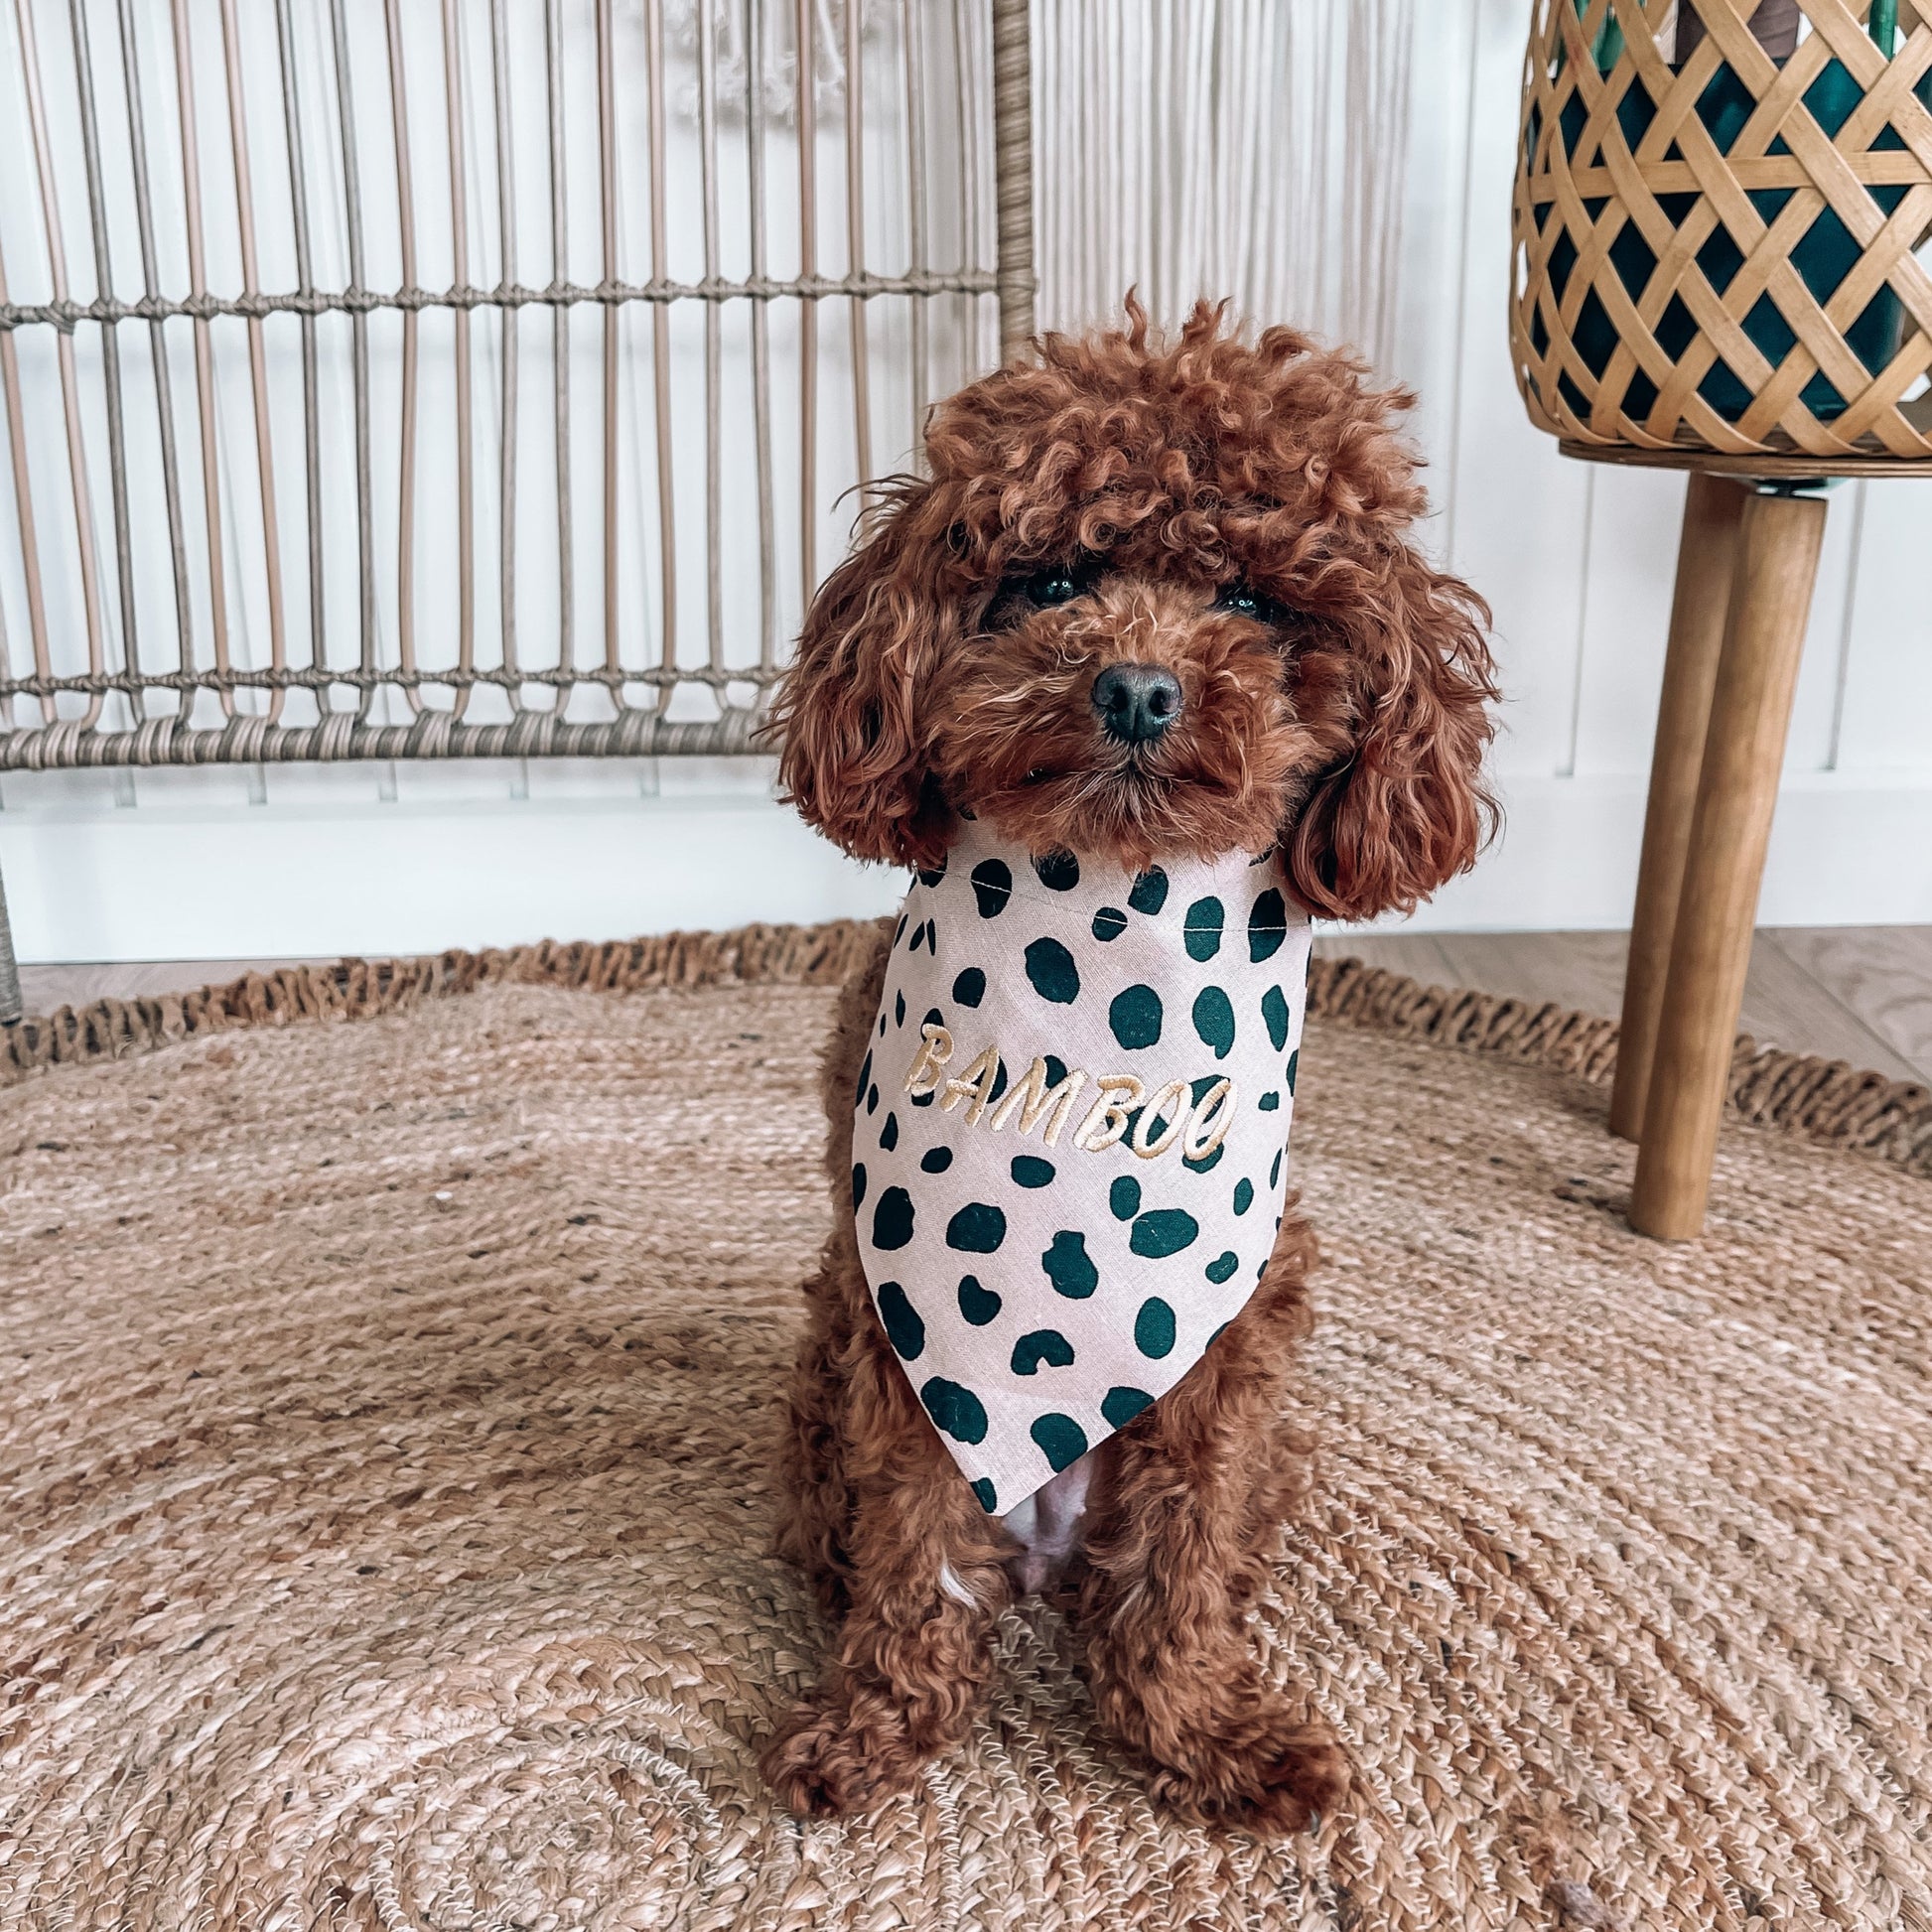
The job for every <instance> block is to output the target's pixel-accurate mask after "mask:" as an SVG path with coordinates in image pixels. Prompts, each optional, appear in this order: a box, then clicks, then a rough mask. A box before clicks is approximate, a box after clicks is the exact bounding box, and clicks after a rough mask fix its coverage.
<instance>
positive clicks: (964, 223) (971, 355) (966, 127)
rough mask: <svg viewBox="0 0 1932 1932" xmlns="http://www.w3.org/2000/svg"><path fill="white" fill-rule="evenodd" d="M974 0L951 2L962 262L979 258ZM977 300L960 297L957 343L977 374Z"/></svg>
mask: <svg viewBox="0 0 1932 1932" xmlns="http://www.w3.org/2000/svg"><path fill="white" fill-rule="evenodd" d="M972 4H973V0H952V65H953V111H954V113H955V115H956V116H957V123H958V127H957V131H958V136H959V149H958V160H959V165H958V168H957V169H956V170H955V177H956V187H957V190H958V213H959V251H958V259H959V260H960V261H963V262H969V261H977V260H978V259H979V258H980V252H979V251H980V206H979V179H980V169H979V143H978V142H977V141H975V140H974V139H973V127H974V114H973V105H974V103H973V71H974V67H975V62H974V58H973V55H974V50H973V47H972V45H971V35H970V34H969V32H968V29H967V25H966V9H967V7H968V6H970V5H972ZM979 324H980V309H979V297H978V296H976V295H962V296H960V298H959V328H960V342H961V345H962V347H963V350H964V354H965V358H966V364H967V367H968V368H969V369H970V370H972V371H973V372H975V373H977V371H978V368H979V337H980V328H979Z"/></svg>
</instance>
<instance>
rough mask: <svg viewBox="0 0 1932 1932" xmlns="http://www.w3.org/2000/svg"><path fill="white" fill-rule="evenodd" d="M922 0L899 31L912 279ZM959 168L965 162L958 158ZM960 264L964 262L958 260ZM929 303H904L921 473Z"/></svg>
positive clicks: (921, 111) (907, 8)
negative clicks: (907, 310) (909, 329)
mask: <svg viewBox="0 0 1932 1932" xmlns="http://www.w3.org/2000/svg"><path fill="white" fill-rule="evenodd" d="M924 12H925V10H924V7H923V5H922V4H921V0H905V3H904V6H903V7H902V8H901V10H900V20H899V26H900V31H901V33H902V35H903V37H904V43H905V47H904V52H905V202H906V226H907V231H908V232H907V243H908V248H909V252H910V256H911V261H910V266H911V268H912V271H913V272H914V273H915V274H918V273H921V272H923V270H924V269H925V266H926V226H925V215H926V208H925V138H926V137H925V36H924V32H923V30H922V26H921V23H922V21H923V19H924ZM961 160H962V163H963V161H964V157H963V156H962V157H961ZM962 259H963V257H962ZM928 300H929V298H928V297H926V296H923V295H915V296H912V297H910V298H909V301H908V306H909V307H910V309H911V312H912V313H911V324H912V345H911V346H912V467H913V469H914V470H923V469H924V468H925V433H924V432H925V398H926V376H927V371H926V304H927V301H928Z"/></svg>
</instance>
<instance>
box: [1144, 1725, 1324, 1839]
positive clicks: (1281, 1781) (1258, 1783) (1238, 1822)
mask: <svg viewBox="0 0 1932 1932" xmlns="http://www.w3.org/2000/svg"><path fill="white" fill-rule="evenodd" d="M1153 1784H1154V1795H1155V1797H1156V1798H1157V1799H1159V1800H1160V1801H1161V1802H1163V1803H1164V1804H1166V1805H1168V1806H1170V1807H1171V1808H1172V1809H1173V1810H1174V1811H1176V1812H1178V1813H1179V1814H1180V1815H1181V1816H1182V1817H1183V1818H1189V1819H1192V1820H1193V1821H1194V1822H1195V1823H1197V1824H1201V1825H1215V1826H1238V1827H1240V1828H1241V1829H1243V1830H1245V1831H1251V1832H1257V1833H1260V1834H1262V1835H1263V1836H1264V1837H1275V1836H1279V1835H1281V1834H1284V1833H1288V1832H1300V1831H1306V1830H1307V1829H1308V1827H1309V1825H1310V1824H1311V1821H1312V1820H1313V1818H1314V1817H1315V1815H1316V1814H1317V1813H1320V1812H1329V1811H1332V1810H1333V1809H1334V1808H1335V1806H1336V1805H1337V1804H1339V1803H1340V1802H1341V1798H1342V1794H1343V1793H1344V1792H1345V1791H1346V1790H1347V1789H1348V1760H1347V1759H1346V1758H1345V1757H1344V1756H1343V1755H1342V1751H1341V1746H1340V1745H1339V1744H1338V1743H1337V1742H1336V1741H1335V1737H1334V1733H1333V1732H1332V1731H1330V1730H1329V1729H1328V1727H1327V1726H1326V1725H1322V1724H1306V1723H1302V1722H1300V1721H1297V1720H1292V1719H1290V1718H1289V1717H1288V1716H1287V1715H1286V1714H1283V1715H1281V1716H1279V1717H1276V1716H1273V1715H1272V1714H1271V1716H1270V1717H1268V1718H1266V1719H1264V1720H1262V1721H1261V1722H1260V1723H1258V1724H1257V1725H1255V1726H1254V1727H1253V1728H1252V1729H1247V1728H1246V1727H1244V1732H1243V1734H1241V1735H1239V1736H1237V1737H1234V1738H1228V1739H1215V1740H1203V1741H1201V1742H1199V1743H1197V1745H1196V1747H1195V1748H1194V1749H1193V1750H1191V1751H1189V1752H1188V1753H1187V1762H1186V1763H1185V1764H1184V1765H1179V1766H1176V1765H1163V1766H1162V1767H1160V1769H1159V1770H1158V1771H1157V1772H1156V1774H1155V1777H1154V1780H1153Z"/></svg>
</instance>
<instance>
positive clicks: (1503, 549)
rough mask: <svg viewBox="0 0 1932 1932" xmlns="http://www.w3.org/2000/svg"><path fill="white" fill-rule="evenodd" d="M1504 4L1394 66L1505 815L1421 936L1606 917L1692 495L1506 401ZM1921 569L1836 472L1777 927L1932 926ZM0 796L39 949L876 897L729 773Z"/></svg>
mask: <svg viewBox="0 0 1932 1932" xmlns="http://www.w3.org/2000/svg"><path fill="white" fill-rule="evenodd" d="M1298 4H1299V0H1298ZM1525 15H1526V7H1525V5H1524V0H1435V3H1434V4H1431V3H1429V0H1425V4H1422V5H1420V6H1417V7H1416V8H1415V10H1414V15H1413V20H1414V32H1415V36H1416V38H1415V44H1414V48H1413V57H1412V59H1411V61H1410V63H1409V64H1408V69H1407V71H1408V74H1409V77H1410V114H1409V118H1408V124H1407V132H1406V148H1407V158H1406V166H1405V170H1404V183H1403V190H1402V193H1403V225H1402V237H1401V248H1400V252H1399V262H1400V275H1399V281H1398V283H1397V286H1396V289H1395V301H1396V316H1395V323H1394V327H1393V332H1392V341H1393V350H1392V355H1391V360H1392V364H1393V367H1392V370H1391V373H1393V374H1395V375H1398V376H1400V377H1401V378H1402V379H1403V380H1404V381H1406V382H1408V383H1410V384H1411V385H1412V386H1413V387H1414V388H1415V389H1416V390H1417V392H1418V395H1419V397H1420V405H1419V407H1418V409H1417V411H1416V414H1415V417H1414V421H1413V427H1414V430H1415V434H1416V437H1417V440H1418V442H1419V444H1420V445H1421V448H1422V449H1423V451H1424V453H1425V455H1426V458H1427V460H1428V464H1429V472H1428V476H1429V481H1430V484H1431V488H1432V493H1433V495H1434V498H1435V501H1436V504H1437V511H1436V516H1435V518H1434V521H1433V523H1432V525H1431V527H1430V529H1429V531H1428V533H1427V538H1428V541H1429V542H1430V544H1431V545H1432V547H1433V548H1434V550H1435V551H1436V552H1437V554H1438V555H1440V556H1442V557H1444V558H1446V559H1447V560H1448V561H1449V563H1450V564H1451V566H1452V567H1453V568H1454V569H1456V570H1457V571H1458V572H1459V573H1461V574H1462V575H1463V576H1465V577H1466V578H1468V580H1469V581H1470V582H1471V583H1472V584H1474V585H1475V587H1476V588H1477V589H1478V590H1479V591H1481V592H1482V594H1483V595H1484V596H1485V597H1487V598H1488V599H1489V601H1490V604H1491V605H1492V607H1493V609H1494V612H1495V621H1496V642H1497V650H1498V655H1499V657H1500V660H1501V663H1502V673H1503V682H1504V685H1505V691H1506V701H1505V706H1504V711H1503V719H1502V724H1503V730H1502V736H1501V738H1500V740H1499V742H1498V746H1497V751H1496V760H1495V762H1496V771H1497V775H1498V778H1499V781H1500V788H1501V790H1502V793H1503V796H1504V799H1505V805H1506V810H1507V814H1508V817H1507V827H1506V831H1505V833H1504V836H1503V838H1502V840H1501V841H1500V843H1499V844H1498V845H1497V847H1496V848H1495V849H1494V850H1492V851H1491V853H1490V854H1489V855H1488V856H1487V857H1486V858H1485V859H1484V861H1483V862H1482V864H1481V866H1480V867H1479V869H1478V870H1477V871H1476V872H1475V873H1474V874H1473V875H1472V876H1470V877H1469V878H1467V879H1465V880H1462V881H1459V882H1457V883H1456V884H1455V885H1454V886H1453V887H1451V888H1450V889H1449V891H1447V892H1446V893H1444V894H1443V895H1442V896H1441V897H1440V898H1439V899H1438V900H1437V902H1436V903H1435V904H1434V905H1432V906H1430V907H1428V908H1426V909H1425V910H1424V911H1423V912H1421V913H1420V914H1418V916H1417V919H1416V921H1415V923H1416V924H1417V925H1418V926H1419V927H1424V926H1426V927H1432V928H1436V929H1508V928H1524V927H1548V926H1612V925H1617V924H1621V923H1623V922H1624V921H1625V919H1626V917H1627V913H1628V907H1629V901H1630V897H1631V892H1632V889H1633V886H1634V881H1635V873H1636V855H1637V846H1638V838H1639V832H1640V828H1641V819H1642V808H1643V793H1644V783H1645V769H1646V765H1647V761H1648V758H1649V750H1650V736H1651V731H1652V728H1653V725H1654V722H1655V706H1656V693H1657V684H1658V677H1659V672H1660V669H1661V664H1662V656H1663V648H1664V634H1665V622H1666V617H1667V613H1668V608H1669V601H1670V589H1671V579H1672V572H1673V568H1674V562H1675V555H1676V540H1677V518H1678V513H1679V509H1680V506H1681V502H1682V496H1683V482H1682V480H1681V479H1679V478H1673V477H1670V476H1668V475H1664V474H1660V473H1652V472H1643V471H1635V470H1629V471H1626V470H1618V469H1613V468H1607V467H1602V466H1587V465H1581V464H1574V463H1568V462H1565V461H1564V460H1562V459H1561V458H1559V457H1558V455H1557V453H1556V448H1555V445H1554V444H1553V443H1552V442H1550V441H1549V440H1548V439H1547V438H1545V437H1543V436H1541V435H1539V434H1538V433H1537V432H1536V431H1534V430H1532V429H1531V428H1530V427H1529V424H1528V423H1527V421H1526V419H1525V417H1524V414H1523V410H1522V406H1521V404H1520V402H1519V401H1518V399H1517V396H1516V392H1515V388H1514V385H1513V382H1512V380H1511V376H1510V370H1509V362H1508V355H1507V348H1506V337H1505V324H1504V298H1505V289H1506V274H1507V259H1508V205H1509V184H1510V175H1511V170H1512V166H1513V160H1514V143H1515V138H1516V99H1517V89H1518V81H1519V71H1520V67H1521V62H1522V56H1523V41H1524V34H1525V31H1526V19H1525ZM1049 285H1050V278H1049ZM1209 292H1210V293H1211V292H1212V291H1209ZM1267 319H1269V320H1274V319H1276V318H1267ZM1284 319H1290V320H1292V319H1294V318H1292V317H1291V318H1284ZM1928 590H1932V480H1928V482H1927V483H1860V484H1852V485H1846V486H1844V487H1841V488H1839V489H1837V490H1835V491H1834V492H1833V496H1832V509H1831V519H1830V525H1829V531H1828V535H1827V538H1826V548H1825V558H1824V563H1823V566H1822V569H1821V572H1820V578H1819V584H1818V591H1817V596H1816V599H1815V602H1814V606H1813V615H1812V623H1811V630H1810V635H1809V638H1808V641H1807V646H1806V659H1805V667H1804V673H1803V677H1802V681H1801V684H1800V688H1799V695H1798V707H1797V715H1796V718H1795V720H1794V723H1793V727H1792V734H1791V744H1790V753H1789V758H1788V760H1787V767H1786V779H1785V786H1784V791H1783V795H1782V797H1781V799H1780V803H1779V808H1778V819H1777V825H1776V830H1775V832H1774V836H1773V841H1772V848H1771V856H1770V862H1769V868H1768V872H1767V877H1766V881H1765V892H1764V900H1763V910H1762V916H1763V919H1764V920H1765V922H1767V923H1790V924H1806V925H1823V924H1833V923H1888V922H1907V921H1929V920H1932V729H1928V726H1929V724H1932V597H1928ZM0 794H3V797H4V807H5V809H4V811H0V865H4V870H5V878H6V885H7V891H8V896H9V898H10V900H11V902H12V909H13V914H14V920H15V928H16V937H17V941H18V945H19V949H20V952H21V955H22V957H23V958H26V959H29V960H49V959H134V958H169V957H198V956H199V957H247V956H294V955H310V954H335V953H339V952H345V951H346V952H364V953H369V952H415V951H424V950H431V949H435V948H440V947H443V946H449V945H465V946H478V945H484V944H503V943H512V942H516V941H520V940H526V939H532V938H536V937H540V936H544V935H552V936H558V937H566V938H574V937H605V936H610V935H615V934H621V933H630V932H639V931H649V930H661V929H664V928H666V927H669V926H674V925H724V924H732V923H736V922H740V921H743V920H746V919H752V918H765V919H804V918H816V917H825V916H830V915H834V914H838V913H846V912H863V911H870V910H875V909H883V908H884V907H886V906H887V905H889V904H890V903H891V902H892V901H893V900H894V898H895V897H897V891H898V881H897V878H896V877H895V876H893V875H890V874H886V873H883V872H879V871H871V872H868V871H864V870H862V869H860V868H858V867H855V866H852V865H850V864H849V863H847V862H846V861H844V860H842V859H841V858H840V857H839V856H838V855H836V854H835V853H833V852H832V851H831V850H830V849H829V848H828V847H826V846H825V845H824V844H823V843H822V842H820V841H818V840H816V839H814V838H812V837H811V836H810V835H808V834H806V833H805V832H804V831H803V830H802V829H801V828H800V827H799V826H798V825H797V824H796V822H795V821H794V820H793V819H792V818H791V817H790V815H789V814H787V813H786V812H784V811H783V810H782V809H781V808H779V807H778V806H776V805H775V804H774V803H773V802H771V800H770V797H769V772H768V769H767V768H765V767H764V766H762V765H758V764H754V763H751V762H739V763H732V762H725V761H715V762H707V761H690V762H682V763H681V762H677V761H672V760H664V761H662V762H661V763H656V764H651V763H629V764H622V765H616V764H558V763H544V762H530V763H527V764H524V763H476V764H464V765H440V766H439V765H433V764H413V765H412V764H398V765H393V766H389V765H384V766H376V765H366V764H364V765H349V766H336V767H328V766H321V767H316V766H311V767H301V766H290V765H282V766H270V767H268V768H266V769H249V768H237V769H225V770H221V769H215V770H199V771H140V770H135V771H123V772H97V773H96V772H75V773H22V774H17V775H10V776H8V777H7V778H6V779H5V781H4V785H3V786H0Z"/></svg>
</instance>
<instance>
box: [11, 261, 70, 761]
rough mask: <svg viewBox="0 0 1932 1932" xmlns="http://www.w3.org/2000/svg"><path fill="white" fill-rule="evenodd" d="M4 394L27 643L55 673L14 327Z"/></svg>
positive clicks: (44, 712) (48, 704) (37, 670)
mask: <svg viewBox="0 0 1932 1932" xmlns="http://www.w3.org/2000/svg"><path fill="white" fill-rule="evenodd" d="M12 299H13V298H12V296H11V295H9V293H8V292H7V257H6V251H5V250H4V249H0V302H10V301H11V300H12ZM0 395H4V396H5V398H6V404H7V451H8V455H9V456H10V457H11V458H12V459H13V478H14V516H15V519H16V521H17V522H18V523H19V525H20V570H21V576H22V577H23V578H24V579H25V580H26V586H27V637H28V644H29V647H30V648H31V649H32V651H33V653H34V675H35V676H36V677H52V676H53V675H54V660H53V657H52V656H51V654H50V652H49V647H48V641H47V594H46V591H45V589H44V588H43V585H42V582H41V546H40V536H39V533H38V531H37V529H36V527H35V521H34V480H33V475H32V473H31V472H30V470H29V469H28V465H27V424H26V421H25V419H24V418H23V417H22V415H21V411H20V355H19V352H18V350H17V349H16V347H15V345H14V332H13V331H12V330H11V329H6V330H0ZM9 668H11V667H9ZM9 709H10V713H11V707H10V708H9ZM59 715H60V713H59V712H58V710H57V709H56V707H55V703H54V694H53V692H51V691H43V692H42V693H41V717H42V719H43V720H44V721H45V722H46V723H48V724H50V725H51V724H53V723H54V721H55V719H56V718H57V717H59Z"/></svg>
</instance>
